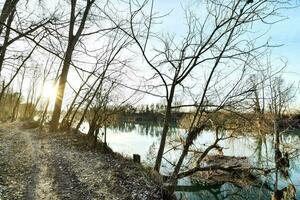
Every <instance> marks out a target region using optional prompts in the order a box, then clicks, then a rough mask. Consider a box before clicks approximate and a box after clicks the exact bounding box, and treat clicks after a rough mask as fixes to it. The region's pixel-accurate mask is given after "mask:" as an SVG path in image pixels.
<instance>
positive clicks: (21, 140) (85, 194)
mask: <svg viewBox="0 0 300 200" xmlns="http://www.w3.org/2000/svg"><path fill="white" fill-rule="evenodd" d="M82 137H84V136H82V135H78V134H70V133H48V132H46V131H41V130H39V129H37V128H36V129H25V128H24V126H23V125H22V123H10V124H2V125H0V157H1V159H0V199H3V200H4V199H30V200H32V199H53V200H56V199H149V200H150V199H154V200H155V199H162V197H161V187H160V185H159V184H157V183H155V182H154V181H152V180H151V179H150V178H149V174H148V172H147V171H146V170H145V169H144V168H143V167H142V166H141V165H139V164H135V163H133V162H132V161H131V160H127V159H124V158H122V157H121V156H119V155H117V154H114V153H111V152H110V153H101V152H99V150H98V151H93V150H91V148H90V147H89V146H88V144H87V143H86V141H85V140H83V138H82Z"/></svg>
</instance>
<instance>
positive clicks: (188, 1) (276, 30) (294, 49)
mask: <svg viewBox="0 0 300 200" xmlns="http://www.w3.org/2000/svg"><path fill="white" fill-rule="evenodd" d="M187 7H192V8H194V9H196V8H197V7H199V12H201V0H156V1H155V4H154V8H155V10H156V11H158V12H160V13H161V14H165V13H169V15H167V16H166V17H164V18H163V23H162V24H161V25H159V26H160V27H159V29H160V31H163V32H171V33H174V34H176V35H180V34H183V33H184V30H183V27H184V23H185V20H184V17H183V16H184V12H183V9H184V8H187ZM280 14H281V15H282V16H283V17H285V18H286V19H285V20H283V21H280V22H278V23H276V24H273V25H268V26H266V25H263V26H261V25H258V27H257V30H258V31H259V30H260V29H263V30H262V31H265V30H267V31H268V32H267V34H266V35H265V38H266V39H268V38H269V39H270V42H271V43H272V44H275V45H281V46H280V47H275V48H273V49H272V62H273V63H275V65H276V64H277V63H278V61H279V60H280V59H284V60H287V66H286V68H285V69H284V74H283V77H284V79H285V80H286V81H287V82H289V83H294V85H295V86H298V87H299V85H300V7H295V8H293V9H288V10H283V11H280ZM296 96H297V97H296V98H295V99H294V102H293V103H292V106H293V107H297V108H299V109H300V90H298V91H296Z"/></svg>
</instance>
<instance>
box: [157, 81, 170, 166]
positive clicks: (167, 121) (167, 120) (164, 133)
mask: <svg viewBox="0 0 300 200" xmlns="http://www.w3.org/2000/svg"><path fill="white" fill-rule="evenodd" d="M174 92H175V84H173V85H172V87H171V91H170V97H169V98H168V102H167V108H166V116H165V119H164V124H163V131H162V135H161V140H160V145H159V149H158V152H157V156H156V160H155V165H154V170H155V171H157V172H159V170H160V166H161V161H162V157H163V154H164V149H165V145H166V139H167V134H168V131H169V124H170V120H171V109H172V101H173V97H174Z"/></svg>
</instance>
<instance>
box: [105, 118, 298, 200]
mask: <svg viewBox="0 0 300 200" xmlns="http://www.w3.org/2000/svg"><path fill="white" fill-rule="evenodd" d="M161 131H162V127H160V126H158V125H153V124H133V123H123V124H120V125H118V126H115V127H109V128H108V129H107V143H108V145H109V146H110V147H111V148H112V149H113V150H114V151H116V152H119V153H121V154H123V155H126V156H130V157H131V156H132V154H135V153H137V154H140V155H141V160H142V162H144V163H146V164H149V165H153V162H154V156H155V153H156V151H157V145H158V144H159V141H160V133H161ZM184 133H185V131H184V130H183V129H179V128H176V127H173V128H171V130H170V133H169V136H168V138H169V140H176V138H178V135H183V134H184ZM299 136H300V132H294V133H290V134H285V135H283V141H282V144H284V145H285V148H287V149H289V152H293V153H292V154H291V156H290V157H291V158H290V159H291V160H290V165H291V167H290V170H289V173H290V180H285V179H284V178H280V181H279V188H283V187H286V186H287V184H288V183H290V182H291V183H293V184H294V185H295V187H296V190H297V199H300V158H299V156H298V149H297V148H298V147H299V141H300V139H299ZM213 140H214V133H213V132H211V131H204V132H203V133H202V134H201V135H200V136H199V137H198V138H197V140H196V141H195V142H194V144H195V145H196V146H198V147H200V149H201V147H202V149H203V148H205V146H204V144H205V145H206V146H207V145H208V144H211V143H212V141H213ZM272 144H273V137H272V136H271V135H269V136H264V137H254V136H241V137H237V138H230V139H228V140H225V141H222V142H220V146H222V147H224V150H223V153H224V155H228V156H246V157H248V158H249V160H250V161H251V163H252V164H253V165H254V166H256V167H274V162H273V160H274V158H273V156H274V149H273V145H272ZM166 149H168V148H166ZM179 153H180V151H170V152H169V153H167V154H166V155H164V156H165V158H166V159H167V160H168V161H171V162H174V161H176V158H178V154H179ZM212 153H214V152H212ZM171 168H172V166H171V165H170V164H169V163H168V162H166V161H165V160H164V162H163V163H162V169H161V171H162V172H163V173H165V174H167V173H168V172H170V169H171ZM263 181H264V182H266V183H268V185H269V186H270V187H269V188H266V187H263V186H262V187H254V186H247V187H239V186H235V185H233V184H230V183H224V184H216V185H213V186H211V185H209V186H207V185H205V184H203V183H202V182H200V181H199V180H196V179H191V178H185V179H181V180H179V182H178V187H177V192H176V195H177V197H178V199H216V200H219V199H220V200H221V199H222V200H225V199H226V200H229V199H243V200H247V199H249V200H250V199H257V200H258V199H262V200H264V199H268V200H269V199H271V192H272V188H273V184H274V174H273V175H269V176H267V177H265V178H264V180H263Z"/></svg>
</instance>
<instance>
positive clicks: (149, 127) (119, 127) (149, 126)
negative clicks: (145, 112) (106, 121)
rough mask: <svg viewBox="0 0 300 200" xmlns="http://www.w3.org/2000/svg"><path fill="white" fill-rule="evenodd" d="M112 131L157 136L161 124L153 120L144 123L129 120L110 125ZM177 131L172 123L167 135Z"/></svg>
mask: <svg viewBox="0 0 300 200" xmlns="http://www.w3.org/2000/svg"><path fill="white" fill-rule="evenodd" d="M110 128H111V129H112V130H113V131H121V132H133V131H135V132H136V133H138V134H140V135H146V136H152V137H159V136H160V135H161V132H162V126H161V124H159V123H155V122H144V123H131V122H120V123H118V124H114V125H112V126H110ZM177 133H178V128H177V126H176V124H172V125H171V127H170V130H169V135H174V134H177Z"/></svg>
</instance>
